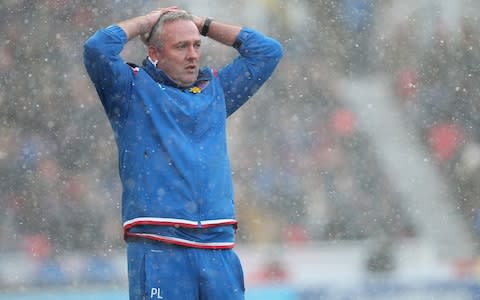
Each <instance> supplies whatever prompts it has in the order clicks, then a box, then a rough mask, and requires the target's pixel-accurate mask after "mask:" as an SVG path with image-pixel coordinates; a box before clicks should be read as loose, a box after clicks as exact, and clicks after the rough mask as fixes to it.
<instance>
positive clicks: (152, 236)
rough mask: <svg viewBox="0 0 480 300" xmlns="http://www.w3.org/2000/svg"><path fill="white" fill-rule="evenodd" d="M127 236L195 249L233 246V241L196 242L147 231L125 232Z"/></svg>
mask: <svg viewBox="0 0 480 300" xmlns="http://www.w3.org/2000/svg"><path fill="white" fill-rule="evenodd" d="M125 235H126V236H127V237H139V238H145V239H149V240H154V241H159V242H163V243H168V244H174V245H179V246H184V247H190V248H197V249H232V248H233V247H234V246H235V243H233V242H232V243H198V242H193V241H188V240H184V239H178V238H171V237H166V236H161V235H156V234H148V233H131V232H125Z"/></svg>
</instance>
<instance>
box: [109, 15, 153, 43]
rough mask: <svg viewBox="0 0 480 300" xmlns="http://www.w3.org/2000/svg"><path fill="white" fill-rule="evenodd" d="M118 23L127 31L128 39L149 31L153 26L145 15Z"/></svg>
mask: <svg viewBox="0 0 480 300" xmlns="http://www.w3.org/2000/svg"><path fill="white" fill-rule="evenodd" d="M117 25H118V26H120V27H121V28H122V29H123V31H125V34H126V35H127V38H128V40H131V39H133V38H134V37H136V36H138V35H142V34H145V33H147V32H149V30H150V28H151V27H152V25H151V23H150V22H149V20H148V19H147V18H146V17H145V16H140V17H135V18H132V19H128V20H125V21H122V22H119V23H118V24H117Z"/></svg>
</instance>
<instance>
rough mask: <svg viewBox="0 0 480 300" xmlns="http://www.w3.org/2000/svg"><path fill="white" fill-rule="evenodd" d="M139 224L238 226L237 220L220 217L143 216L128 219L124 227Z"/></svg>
mask: <svg viewBox="0 0 480 300" xmlns="http://www.w3.org/2000/svg"><path fill="white" fill-rule="evenodd" d="M138 225H154V226H176V227H184V228H210V227H215V226H225V225H234V226H235V228H236V225H237V221H236V220H233V219H220V220H206V221H200V222H195V221H189V220H181V219H168V218H149V217H141V218H136V219H132V220H129V221H126V222H125V223H123V228H124V229H125V230H128V229H130V228H132V227H135V226H138Z"/></svg>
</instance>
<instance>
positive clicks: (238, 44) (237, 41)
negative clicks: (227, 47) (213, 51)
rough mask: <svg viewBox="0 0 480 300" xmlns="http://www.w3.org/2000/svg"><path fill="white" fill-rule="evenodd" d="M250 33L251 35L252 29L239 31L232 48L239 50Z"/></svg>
mask: <svg viewBox="0 0 480 300" xmlns="http://www.w3.org/2000/svg"><path fill="white" fill-rule="evenodd" d="M250 33H252V29H250V28H242V30H240V33H239V34H238V35H237V38H236V39H235V42H234V43H233V45H232V47H233V48H235V49H237V50H240V47H242V45H243V43H244V42H245V41H246V40H247V38H248V36H249V35H250Z"/></svg>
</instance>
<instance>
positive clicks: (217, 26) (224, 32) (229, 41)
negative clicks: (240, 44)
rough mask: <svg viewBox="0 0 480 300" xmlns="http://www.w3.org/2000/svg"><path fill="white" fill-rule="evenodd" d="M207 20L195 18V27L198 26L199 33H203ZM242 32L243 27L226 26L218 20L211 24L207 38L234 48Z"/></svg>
mask: <svg viewBox="0 0 480 300" xmlns="http://www.w3.org/2000/svg"><path fill="white" fill-rule="evenodd" d="M205 20H206V18H202V17H197V16H194V22H195V25H197V28H198V31H199V32H202V29H203V26H204V24H205ZM240 30H242V27H240V26H237V25H231V24H225V23H222V22H219V21H216V20H213V21H212V23H210V26H209V29H208V33H207V36H208V37H209V38H211V39H213V40H215V41H217V42H219V43H222V44H224V45H227V46H232V45H233V43H235V40H236V38H237V36H238V34H239V33H240Z"/></svg>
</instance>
